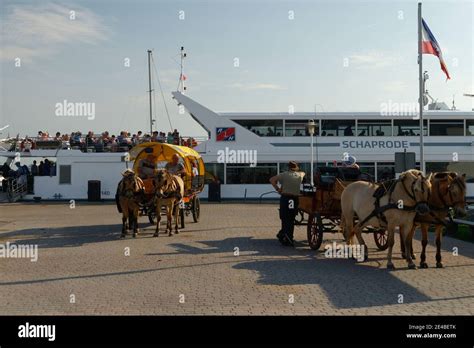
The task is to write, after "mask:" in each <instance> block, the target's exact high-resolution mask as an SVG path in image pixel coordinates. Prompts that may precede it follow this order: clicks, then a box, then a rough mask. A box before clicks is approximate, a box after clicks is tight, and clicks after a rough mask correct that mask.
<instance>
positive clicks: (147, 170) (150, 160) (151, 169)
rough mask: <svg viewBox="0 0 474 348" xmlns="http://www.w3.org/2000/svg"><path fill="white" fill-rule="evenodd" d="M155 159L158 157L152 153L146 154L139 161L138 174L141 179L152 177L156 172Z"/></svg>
mask: <svg viewBox="0 0 474 348" xmlns="http://www.w3.org/2000/svg"><path fill="white" fill-rule="evenodd" d="M155 159H156V157H155V156H154V155H152V154H149V155H148V156H146V158H143V159H141V160H140V162H139V163H138V176H139V177H140V179H148V178H152V177H153V175H154V174H155Z"/></svg>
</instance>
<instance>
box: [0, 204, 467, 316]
mask: <svg viewBox="0 0 474 348" xmlns="http://www.w3.org/2000/svg"><path fill="white" fill-rule="evenodd" d="M186 221H187V227H186V228H185V229H184V230H182V231H181V233H180V234H179V235H174V236H172V237H168V236H165V235H164V234H163V235H162V236H160V237H158V238H153V237H152V233H153V227H152V226H151V225H149V224H147V223H146V222H147V219H146V218H145V217H142V218H140V228H141V235H139V236H138V238H136V239H132V238H131V236H130V235H129V236H128V237H127V238H126V239H125V240H121V239H119V235H120V229H121V219H120V216H119V214H118V213H117V211H116V208H115V206H114V205H111V204H100V205H92V204H87V203H80V202H78V203H77V205H76V207H75V209H70V207H69V204H66V203H64V204H45V203H41V204H35V203H29V204H0V244H3V245H5V243H6V242H11V243H16V244H36V245H38V248H39V249H38V253H39V258H38V261H37V262H31V261H30V260H29V259H13V258H0V273H1V278H0V314H21V315H24V314H26V315H28V314H66V315H70V314H92V315H95V314H112V315H130V314H164V315H173V314H189V315H195V314H205V315H214V314H230V315H233V314H243V315H267V314H301V315H308V314H310V315H312V314H315V315H365V314H382V315H389V314H395V315H396V314H408V315H412V314H427V315H438V314H446V315H454V314H470V315H472V314H474V244H472V243H467V242H463V241H459V240H456V239H452V238H445V239H444V240H443V262H444V264H445V268H444V269H437V268H434V265H435V260H434V258H435V249H434V246H433V244H434V243H433V235H430V245H429V247H428V254H427V256H428V264H429V265H430V268H428V269H418V270H409V269H407V267H406V262H405V261H404V260H402V259H401V256H400V251H399V249H400V246H399V240H398V236H397V241H396V245H395V248H394V259H395V260H394V261H395V266H396V267H397V270H395V271H387V270H386V267H385V266H386V260H385V257H386V252H385V251H378V250H376V248H375V244H374V241H373V238H372V236H371V235H366V236H365V240H366V241H367V242H368V245H369V247H370V249H369V261H368V262H364V263H357V262H355V261H353V260H347V259H328V258H326V257H325V255H324V252H323V250H324V249H323V248H324V245H325V244H327V243H332V241H333V240H336V241H337V242H341V235H339V234H328V235H326V236H325V240H324V242H323V246H322V247H321V250H320V251H318V252H315V251H312V250H310V249H309V247H308V246H307V244H306V241H305V239H306V228H305V227H297V228H296V232H295V238H296V240H297V241H298V245H297V246H296V248H294V249H292V248H288V247H282V246H280V245H279V243H278V242H277V241H276V239H275V234H276V232H277V230H278V225H279V220H278V212H277V206H276V205H273V204H264V205H258V204H247V205H244V204H203V205H202V206H201V221H200V222H199V223H193V222H192V218H191V217H190V216H189V217H187V219H186ZM418 238H419V237H418ZM414 247H415V252H417V254H418V255H419V251H420V248H421V246H420V243H419V240H416V241H415V242H414ZM236 248H238V249H236ZM453 248H457V249H458V251H459V256H455V255H453V252H452V250H453ZM128 250H129V256H127V255H126V254H127V251H128ZM237 250H238V255H235V254H236V251H237ZM418 262H419V260H416V263H418ZM71 302H72V303H71ZM399 302H402V303H399Z"/></svg>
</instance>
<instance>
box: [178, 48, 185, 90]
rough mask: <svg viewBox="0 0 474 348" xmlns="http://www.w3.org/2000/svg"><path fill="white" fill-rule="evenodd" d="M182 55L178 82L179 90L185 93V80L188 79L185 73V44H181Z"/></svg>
mask: <svg viewBox="0 0 474 348" xmlns="http://www.w3.org/2000/svg"><path fill="white" fill-rule="evenodd" d="M180 57H181V60H180V63H179V67H180V74H179V82H178V91H179V92H181V93H183V94H184V91H185V90H186V87H185V86H184V80H185V79H186V77H185V76H184V75H183V61H184V58H186V52H184V47H183V46H181V52H180Z"/></svg>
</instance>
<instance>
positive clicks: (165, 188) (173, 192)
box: [155, 176, 183, 205]
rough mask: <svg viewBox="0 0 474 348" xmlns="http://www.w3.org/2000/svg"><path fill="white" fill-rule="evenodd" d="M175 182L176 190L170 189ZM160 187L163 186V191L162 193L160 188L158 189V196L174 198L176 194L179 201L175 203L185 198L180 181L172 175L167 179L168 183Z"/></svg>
mask: <svg viewBox="0 0 474 348" xmlns="http://www.w3.org/2000/svg"><path fill="white" fill-rule="evenodd" d="M173 183H174V184H175V186H176V187H175V189H174V190H169V189H170V186H172V185H173ZM160 188H162V191H163V193H162V194H161V193H160V190H158V189H157V190H156V194H155V195H156V197H158V198H164V199H168V198H172V197H173V196H174V197H175V198H176V199H177V202H175V205H176V204H179V201H180V200H181V198H183V197H181V193H180V186H179V183H178V182H177V181H176V180H175V179H174V178H173V177H172V176H171V179H170V180H166V184H165V185H163V186H161V187H160Z"/></svg>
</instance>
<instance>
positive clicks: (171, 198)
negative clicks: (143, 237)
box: [153, 169, 184, 237]
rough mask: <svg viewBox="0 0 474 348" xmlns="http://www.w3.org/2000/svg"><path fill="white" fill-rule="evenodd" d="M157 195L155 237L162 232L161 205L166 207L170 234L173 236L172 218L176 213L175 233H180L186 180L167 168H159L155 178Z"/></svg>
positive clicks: (167, 226)
mask: <svg viewBox="0 0 474 348" xmlns="http://www.w3.org/2000/svg"><path fill="white" fill-rule="evenodd" d="M154 182H155V197H156V201H155V204H156V231H155V234H154V235H153V237H158V235H159V233H160V221H161V207H162V206H165V207H166V229H167V231H168V235H169V236H172V235H173V233H172V229H171V223H172V222H171V219H172V215H174V221H175V234H178V233H179V229H178V213H179V206H178V205H179V204H180V202H181V201H182V199H183V196H184V182H183V179H181V178H180V177H179V176H177V175H172V174H170V173H169V172H168V171H167V170H165V169H161V170H158V171H157V172H156V174H155V178H154Z"/></svg>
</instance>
